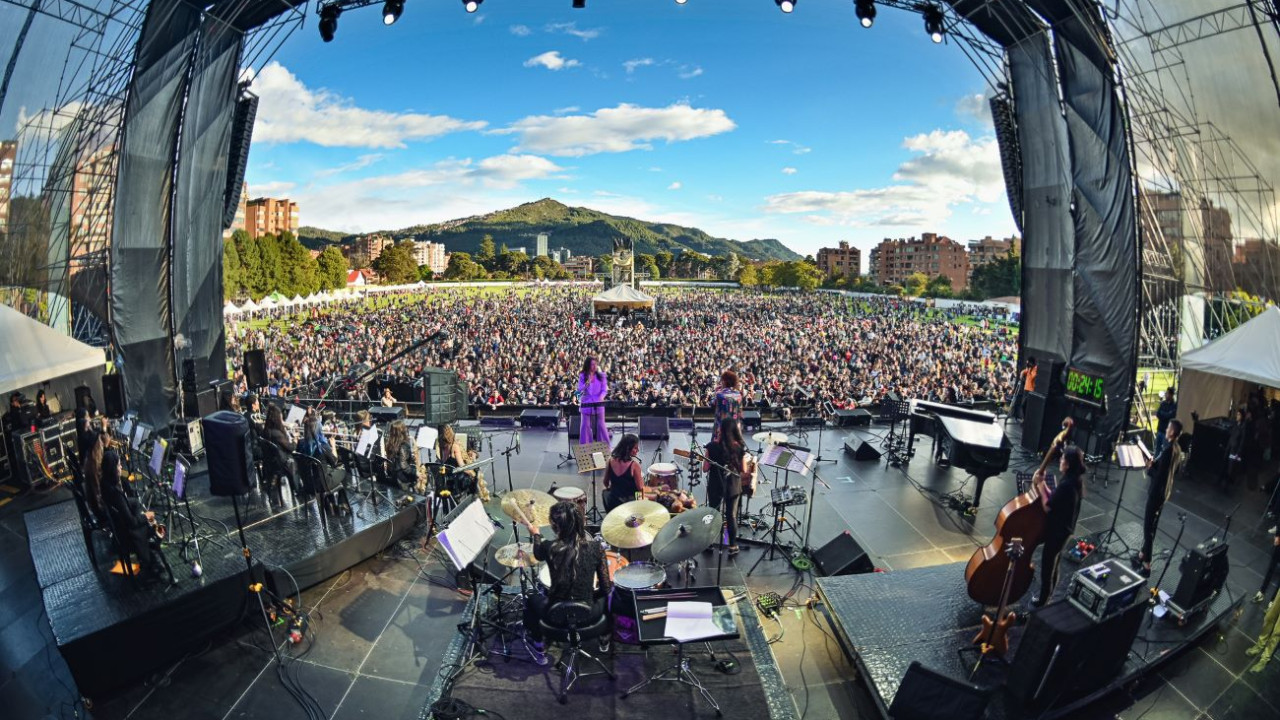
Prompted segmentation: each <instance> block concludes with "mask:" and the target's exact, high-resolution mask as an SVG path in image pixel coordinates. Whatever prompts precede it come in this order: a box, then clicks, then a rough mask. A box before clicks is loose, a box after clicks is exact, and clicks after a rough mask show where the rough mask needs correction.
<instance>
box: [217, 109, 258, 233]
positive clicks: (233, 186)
mask: <svg viewBox="0 0 1280 720" xmlns="http://www.w3.org/2000/svg"><path fill="white" fill-rule="evenodd" d="M257 115H258V96H257V95H254V94H253V93H251V92H249V91H248V90H241V97H240V99H239V100H238V101H236V110H235V115H233V116H232V118H231V143H230V147H228V149H227V184H226V187H225V188H223V192H222V227H223V228H229V227H231V225H232V224H233V223H235V220H236V212H237V211H238V210H239V209H240V193H241V192H242V188H243V187H244V171H245V169H246V168H247V167H249V145H250V143H251V142H252V140H253V121H254V118H256V117H257Z"/></svg>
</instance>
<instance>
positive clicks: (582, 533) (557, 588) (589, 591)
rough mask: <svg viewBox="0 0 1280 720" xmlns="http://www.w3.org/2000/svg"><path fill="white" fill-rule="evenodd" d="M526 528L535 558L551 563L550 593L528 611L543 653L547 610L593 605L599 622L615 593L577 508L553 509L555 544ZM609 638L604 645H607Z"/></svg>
mask: <svg viewBox="0 0 1280 720" xmlns="http://www.w3.org/2000/svg"><path fill="white" fill-rule="evenodd" d="M627 437H633V436H631V435H628V436H627ZM619 444H621V443H619ZM524 526H525V528H526V529H528V531H529V536H530V537H531V538H532V539H533V556H534V558H535V559H537V560H539V561H542V562H545V563H547V566H548V567H549V569H550V571H551V588H550V590H549V591H548V592H547V594H546V595H545V596H543V595H538V594H534V595H532V596H530V597H529V599H528V602H526V603H525V611H524V627H525V630H526V631H527V632H528V633H529V636H530V637H531V638H532V640H533V645H534V649H536V650H537V651H538V652H539V653H541V652H543V650H544V646H543V640H542V632H541V626H540V625H539V622H538V621H539V620H540V619H541V618H542V617H543V616H544V615H545V614H546V611H547V608H548V607H550V606H551V604H552V603H557V602H565V601H572V602H586V603H592V604H593V605H594V608H595V617H597V618H598V617H599V616H601V615H603V614H604V611H605V602H604V599H605V598H606V597H608V596H609V592H610V591H611V590H612V589H613V580H612V579H611V578H610V577H609V567H608V563H607V561H606V558H605V553H604V548H602V547H601V546H600V543H598V542H596V541H595V540H592V539H591V538H589V537H587V528H586V520H585V519H584V518H583V517H582V513H581V512H580V511H579V510H578V506H577V505H576V504H574V503H571V502H564V501H561V502H558V503H556V504H555V505H552V506H551V529H552V530H554V531H555V535H556V537H555V539H554V540H544V539H543V538H542V537H541V535H540V534H539V533H540V530H539V529H538V527H537V526H536V525H534V524H533V523H532V522H529V521H528V519H526V520H525V522H524ZM593 586H594V587H593ZM586 624H591V621H588V622H587V623H586ZM605 637H606V639H605V640H602V641H601V643H602V644H604V643H606V642H607V636H605Z"/></svg>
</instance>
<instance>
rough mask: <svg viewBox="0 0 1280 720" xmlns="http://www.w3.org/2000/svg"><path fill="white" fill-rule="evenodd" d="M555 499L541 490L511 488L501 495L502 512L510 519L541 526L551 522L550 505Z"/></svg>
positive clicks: (554, 502) (553, 503)
mask: <svg viewBox="0 0 1280 720" xmlns="http://www.w3.org/2000/svg"><path fill="white" fill-rule="evenodd" d="M555 504H556V499H555V498H553V497H551V496H550V495H548V494H547V493H544V492H542V491H541V490H512V491H511V492H509V493H507V494H505V495H503V496H502V512H503V514H505V515H506V516H507V517H509V518H511V519H512V520H519V521H521V522H523V521H525V520H528V521H529V522H531V523H533V524H534V525H537V526H538V527H542V526H543V525H550V524H551V506H552V505H555Z"/></svg>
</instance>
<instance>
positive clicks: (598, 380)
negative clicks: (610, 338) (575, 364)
mask: <svg viewBox="0 0 1280 720" xmlns="http://www.w3.org/2000/svg"><path fill="white" fill-rule="evenodd" d="M578 394H579V396H580V400H579V402H581V403H582V404H583V405H584V407H583V408H582V424H581V425H580V426H579V435H578V444H580V445H586V444H588V443H592V442H603V443H608V442H609V428H608V426H606V425H605V422H604V407H603V406H597V407H585V405H586V404H587V403H600V402H604V396H605V395H608V394H609V379H608V378H607V377H605V374H604V371H603V370H601V369H600V366H599V365H598V364H597V363H596V359H595V358H593V357H589V358H587V359H586V360H585V361H584V362H583V363H582V372H581V373H580V374H579V375H578Z"/></svg>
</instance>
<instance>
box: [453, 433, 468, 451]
mask: <svg viewBox="0 0 1280 720" xmlns="http://www.w3.org/2000/svg"><path fill="white" fill-rule="evenodd" d="M453 439H454V440H456V441H457V443H458V447H459V448H460V449H461V450H462V452H464V453H465V452H466V451H467V441H468V440H470V438H469V437H467V434H466V433H457V434H456V435H454V436H453Z"/></svg>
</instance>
